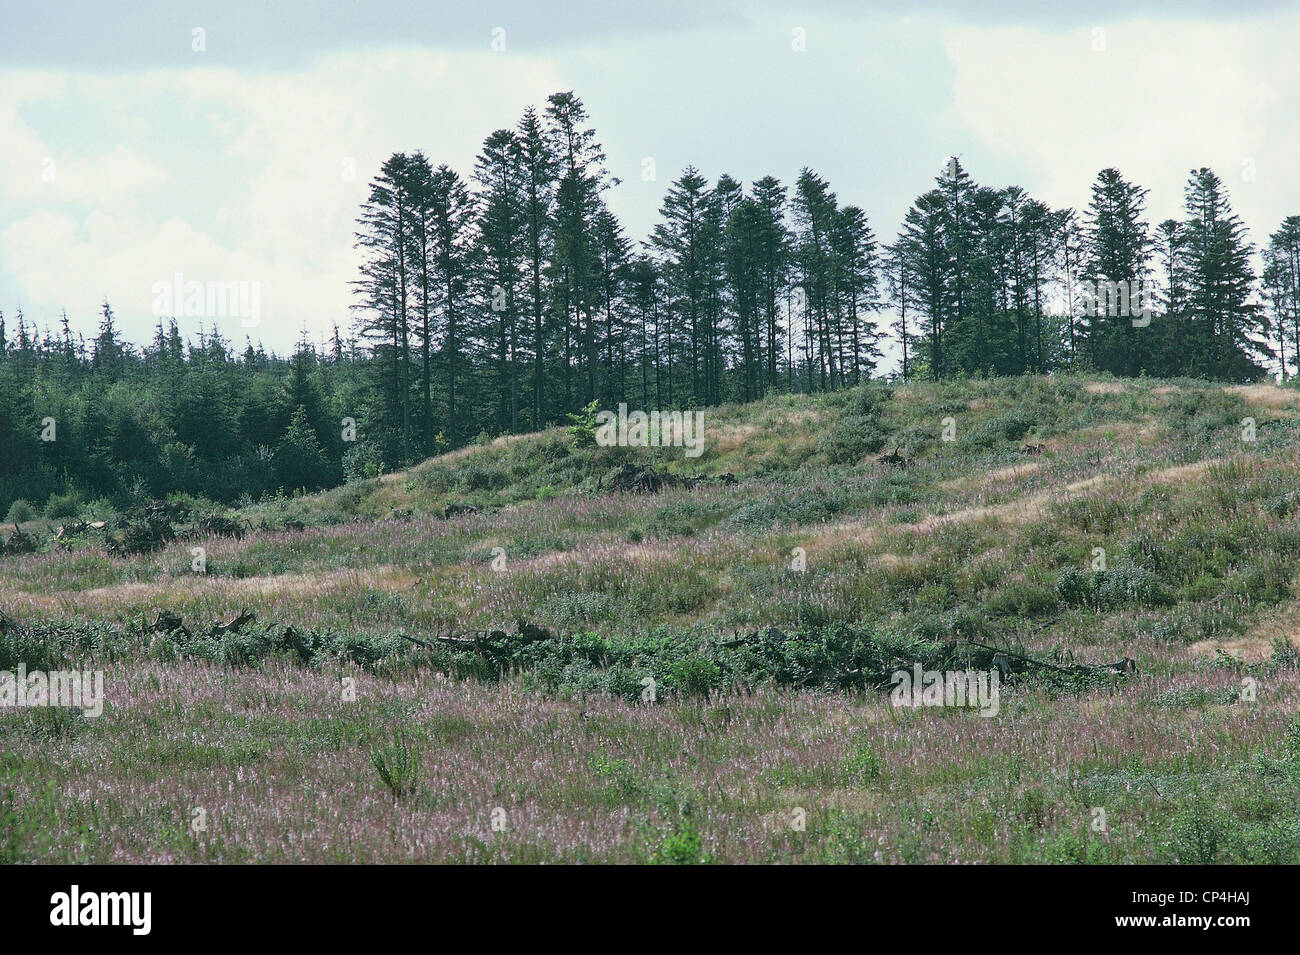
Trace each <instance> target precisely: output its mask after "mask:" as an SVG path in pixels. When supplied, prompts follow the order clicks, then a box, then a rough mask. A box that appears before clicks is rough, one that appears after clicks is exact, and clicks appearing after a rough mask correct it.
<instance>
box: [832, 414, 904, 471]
mask: <svg viewBox="0 0 1300 955" xmlns="http://www.w3.org/2000/svg"><path fill="white" fill-rule="evenodd" d="M886 440H887V436H886V434H885V432H884V431H883V430H881V427H880V424H879V422H878V421H877V419H875V418H873V417H868V416H865V415H853V416H851V417H847V418H842V419H841V420H840V422H839V423H838V424H836V425H835V427H833V428H831V429H830V430H829V431H827V432H826V433H825V434H824V435H822V437H821V440H820V441H818V443H817V450H819V451H820V452H822V454H824V455H826V460H828V461H829V462H830V463H831V464H857V463H858V462H859V461H861V460H862V459H863V458H864V457H866V456H867V455H868V454H875V453H876V452H877V451H879V450H880V449H881V448H883V447H884V446H885V441H886Z"/></svg>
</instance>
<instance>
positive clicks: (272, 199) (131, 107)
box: [0, 0, 1300, 352]
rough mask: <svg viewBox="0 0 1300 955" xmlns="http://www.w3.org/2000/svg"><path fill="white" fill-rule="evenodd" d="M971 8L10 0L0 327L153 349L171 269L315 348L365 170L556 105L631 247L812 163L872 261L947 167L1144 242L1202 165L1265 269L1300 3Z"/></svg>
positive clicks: (3, 53) (1288, 149) (1291, 96)
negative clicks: (1096, 218) (664, 225)
mask: <svg viewBox="0 0 1300 955" xmlns="http://www.w3.org/2000/svg"><path fill="white" fill-rule="evenodd" d="M962 6H964V5H958V4H936V5H931V6H929V7H928V8H927V9H926V10H925V11H921V10H919V9H917V8H916V7H914V6H913V5H911V4H905V3H900V2H884V3H878V4H874V5H870V7H869V8H867V9H864V5H863V4H861V3H849V2H842V3H841V2H834V0H821V2H803V3H784V4H783V3H768V2H749V3H740V2H735V3H722V2H720V3H711V4H706V3H704V2H702V0H694V2H679V0H656V2H650V3H646V2H631V3H617V2H613V0H589V2H583V3H569V4H537V3H528V2H513V3H492V2H472V3H467V2H464V0H456V2H454V3H442V2H434V3H416V2H408V3H397V2H387V3H376V2H366V3H360V2H358V3H351V2H342V3H335V4H316V3H306V2H301V0H299V2H284V0H281V2H277V3H275V4H268V3H266V2H264V0H262V2H244V0H223V2H221V3H186V2H183V0H181V2H175V0H174V2H156V3H155V2H136V3H130V4H121V5H116V4H105V3H103V2H102V0H96V2H80V0H72V2H69V0H65V2H60V3H49V4H35V3H29V2H26V0H24V2H21V3H20V2H14V0H0V23H2V24H3V29H2V31H0V309H3V311H4V313H5V315H6V316H7V317H9V318H10V319H12V314H13V311H14V309H15V308H16V307H17V306H22V308H23V310H24V312H25V313H26V315H27V317H28V319H29V320H30V319H34V320H35V321H36V322H37V323H39V324H40V325H42V326H44V325H45V324H47V323H48V324H50V325H53V324H54V323H55V322H56V320H57V316H58V313H59V310H60V309H62V308H67V310H68V312H69V316H70V318H71V321H72V324H73V327H74V328H77V329H83V330H86V331H90V330H92V329H93V328H94V327H95V326H96V324H97V321H98V309H99V304H100V302H102V301H103V300H104V298H105V297H107V298H108V300H109V301H110V302H112V304H113V306H114V309H115V311H116V313H117V314H118V317H119V321H120V324H121V327H122V329H123V331H124V333H125V334H126V336H127V337H128V338H130V339H132V340H133V341H136V342H142V341H145V340H147V339H148V338H149V336H150V334H151V332H152V328H153V326H154V324H155V322H156V318H155V316H154V314H153V306H154V298H155V284H156V283H158V282H160V281H169V282H170V281H172V279H173V276H175V275H176V274H178V273H179V274H180V275H182V276H183V277H184V279H185V280H187V281H188V280H197V281H243V282H250V283H253V282H256V283H260V286H259V287H260V291H261V322H260V324H259V325H258V326H257V327H255V328H247V329H246V328H241V327H240V324H241V323H240V322H239V321H238V320H237V319H236V320H229V321H226V322H222V323H221V324H222V327H223V331H225V332H226V334H227V335H229V336H231V337H233V338H234V339H235V340H236V342H238V343H240V344H242V342H243V337H244V336H245V335H246V334H247V335H251V336H252V337H253V338H254V340H256V339H259V338H260V339H261V340H262V341H264V342H265V343H266V345H267V347H268V348H274V349H275V350H277V351H281V352H283V351H285V350H287V349H289V348H290V347H291V345H292V343H293V341H294V340H295V339H296V338H297V337H298V334H299V331H300V329H302V328H303V327H304V326H306V327H307V328H308V329H309V331H310V332H311V334H312V335H313V337H317V338H319V337H323V335H324V333H325V331H326V330H327V329H328V328H329V327H330V325H331V324H332V323H334V322H336V321H337V322H338V323H339V324H340V325H343V326H346V325H347V323H348V322H349V321H350V317H349V313H348V305H349V304H350V302H351V295H350V290H349V286H348V282H349V280H351V279H352V278H354V277H355V269H356V259H355V253H354V252H353V250H352V232H353V220H354V219H355V217H356V213H357V208H358V205H359V204H360V202H361V201H362V200H363V199H364V197H365V193H366V181H367V180H368V179H369V178H370V176H371V175H373V173H374V172H375V171H376V169H377V167H378V165H379V163H380V162H381V161H382V160H383V159H384V158H385V157H386V156H387V155H389V154H390V153H392V152H394V151H397V150H415V149H422V150H423V151H424V152H425V153H426V154H427V155H428V156H429V157H430V159H431V160H432V161H433V162H435V163H439V162H446V163H448V164H450V165H452V166H454V167H456V168H457V169H459V170H460V171H461V172H462V173H463V174H466V175H468V174H469V172H470V171H471V170H472V168H473V161H474V157H475V155H476V154H477V151H478V147H479V145H480V144H481V142H482V140H483V137H484V136H485V135H487V134H488V133H490V132H491V131H493V130H494V129H498V128H500V127H503V126H512V125H514V123H515V122H516V121H517V119H518V117H519V114H520V112H521V111H522V110H523V108H524V107H525V106H526V105H528V104H530V103H532V104H538V105H539V106H540V105H542V104H544V101H545V98H546V96H547V95H548V94H550V93H552V92H555V91H556V90H565V89H573V90H575V91H576V92H577V93H578V95H579V96H580V97H581V98H582V99H583V101H584V102H585V103H586V104H587V107H588V110H589V112H590V114H591V116H592V120H593V123H594V125H595V127H596V130H597V132H598V135H599V138H600V140H601V142H602V143H603V145H604V147H605V151H606V153H607V154H608V157H609V162H608V168H609V171H610V172H611V174H612V175H615V176H618V177H620V178H621V179H623V183H622V185H620V186H618V187H616V188H614V189H613V190H611V191H610V192H609V193H608V194H607V200H608V202H609V204H610V206H611V207H612V208H613V210H614V211H615V212H616V213H617V214H618V215H619V217H620V218H621V219H622V220H623V222H624V224H625V225H626V226H627V228H628V230H629V232H630V234H631V235H632V236H633V237H634V238H635V239H638V240H640V239H642V238H644V237H645V236H646V234H647V233H648V231H649V229H650V227H651V225H652V224H653V222H654V220H655V218H656V215H657V210H658V207H659V203H660V201H661V200H662V198H663V192H664V190H665V188H666V187H667V185H668V184H669V182H670V181H671V180H672V179H673V178H674V177H675V176H676V175H677V174H678V173H679V172H680V170H681V168H682V167H684V166H685V165H687V164H690V163H693V164H694V165H696V166H698V167H699V168H700V170H701V171H702V172H703V173H704V174H705V175H706V176H708V177H709V178H710V179H711V180H712V179H716V178H717V176H718V175H719V174H720V173H723V172H728V173H730V174H732V175H733V176H735V177H737V178H739V179H741V180H742V181H744V182H745V184H746V185H748V184H749V183H751V182H752V181H753V180H754V179H756V178H758V177H760V176H762V175H765V174H769V173H770V174H773V175H776V176H777V177H779V178H780V179H782V180H783V181H785V182H789V181H791V180H793V178H794V177H795V176H796V175H797V173H798V171H799V169H800V167H802V166H804V165H808V166H811V167H813V168H814V169H816V170H817V171H818V172H820V173H821V174H822V175H823V176H825V177H827V178H828V179H829V180H830V183H831V186H832V188H833V189H835V191H836V192H837V194H838V196H839V198H840V201H841V202H846V203H847V202H852V203H856V204H858V205H860V206H861V207H862V208H863V209H864V210H865V211H866V212H867V215H868V217H869V218H870V220H871V224H872V226H873V228H874V229H875V230H876V232H877V234H878V235H879V236H881V237H882V238H885V239H890V238H892V237H893V236H894V234H895V232H896V230H897V228H898V224H899V222H900V220H901V218H902V216H903V214H904V213H905V212H906V210H907V207H908V205H909V204H910V203H911V201H912V200H913V199H914V198H915V197H916V196H917V195H918V194H919V193H920V192H922V191H924V190H925V189H927V188H929V187H930V185H931V183H932V179H933V177H934V176H935V175H936V174H937V173H938V172H939V170H940V169H941V167H942V166H943V163H944V161H945V159H946V157H947V156H948V155H950V154H953V153H955V154H957V155H959V156H960V157H961V158H962V161H963V163H964V164H965V165H966V167H967V169H968V171H969V172H970V173H971V175H972V176H973V177H974V178H975V179H976V180H977V181H979V182H981V183H984V184H988V185H994V186H1002V185H1007V184H1010V183H1018V184H1020V185H1022V186H1024V187H1025V188H1027V189H1028V190H1029V191H1030V192H1031V193H1032V194H1033V195H1035V196H1036V197H1038V198H1040V199H1042V200H1044V201H1046V202H1047V203H1049V204H1050V205H1052V206H1057V207H1059V206H1075V207H1080V208H1081V207H1083V206H1084V205H1086V203H1087V199H1088V189H1089V186H1090V185H1091V183H1092V180H1093V178H1094V177H1095V175H1096V173H1097V171H1098V170H1099V169H1102V168H1104V167H1106V166H1112V165H1113V166H1116V167H1118V168H1119V169H1120V170H1121V171H1122V172H1123V173H1124V174H1125V175H1126V176H1127V177H1128V178H1130V179H1133V180H1135V181H1137V182H1138V183H1140V184H1141V185H1143V186H1146V187H1148V188H1150V190H1151V194H1150V197H1149V200H1148V209H1149V218H1150V219H1151V220H1152V221H1153V222H1156V221H1159V220H1160V219H1163V218H1166V217H1168V216H1173V215H1180V214H1181V205H1182V194H1183V185H1184V182H1185V180H1186V178H1187V174H1188V171H1189V170H1191V169H1192V168H1194V167H1199V166H1204V165H1208V166H1211V167H1212V168H1214V169H1215V170H1216V171H1217V172H1218V173H1219V174H1220V176H1221V177H1222V178H1223V179H1224V181H1225V183H1226V184H1227V187H1228V191H1229V196H1230V198H1231V201H1232V203H1233V205H1234V207H1235V209H1236V210H1237V212H1238V213H1240V214H1241V216H1242V217H1243V218H1244V220H1245V222H1246V224H1247V226H1248V227H1249V229H1250V235H1251V238H1252V239H1253V240H1254V241H1255V242H1256V243H1257V244H1258V243H1262V242H1263V241H1265V240H1266V239H1267V235H1268V233H1269V232H1270V231H1272V230H1273V229H1275V228H1276V227H1277V225H1278V223H1279V222H1280V220H1281V219H1282V218H1283V217H1284V216H1286V215H1290V214H1297V213H1300V165H1298V160H1300V123H1297V110H1298V107H1300V55H1298V54H1300V7H1298V6H1297V4H1296V3H1294V2H1292V3H1268V2H1257V3H1244V2H1235V3H1232V4H1226V3H1224V4H1216V3H1210V2H1189V3H1178V4H1159V3H1150V2H1149V3H1142V2H1124V3H1120V2H1105V0H1103V2H1090V3H1086V4H1085V3H1079V4H1071V6H1073V7H1075V9H1076V10H1077V12H1071V11H1069V10H1062V9H1055V8H1053V9H1050V10H1039V9H1037V7H1038V6H1039V4H1035V3H1029V2H1024V3H1016V2H1003V3H980V4H971V5H970V6H971V7H972V8H973V9H972V10H969V11H963V9H962ZM1044 6H1049V5H1044ZM1050 6H1053V7H1056V6H1060V4H1056V5H1050ZM129 11H134V12H129ZM196 29H200V30H201V31H202V33H201V34H200V35H201V37H202V40H203V43H202V44H199V45H203V46H205V47H206V48H205V49H204V50H201V51H199V50H195V49H194V47H195V45H196V42H195V32H194V31H195V30H196ZM494 31H504V33H501V32H497V33H495V38H496V39H497V41H498V42H497V45H498V46H499V45H501V44H500V41H501V40H502V39H504V47H505V48H504V50H503V51H495V50H494V49H493V41H494ZM796 31H802V33H801V34H799V33H796ZM800 35H802V36H803V37H804V38H805V41H804V46H805V49H803V50H802V51H800V50H796V49H795V47H796V46H797V45H798V43H797V42H796V40H797V38H798V36H800ZM646 158H652V159H653V161H654V168H655V172H656V180H655V181H649V182H647V181H644V180H643V177H642V169H643V168H644V165H643V161H644V160H645V159H646ZM353 169H355V176H353V177H349V172H350V171H351V170H353ZM181 324H182V330H183V331H184V332H185V333H186V334H187V335H188V334H193V332H194V331H195V330H196V328H197V319H182V322H181Z"/></svg>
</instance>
